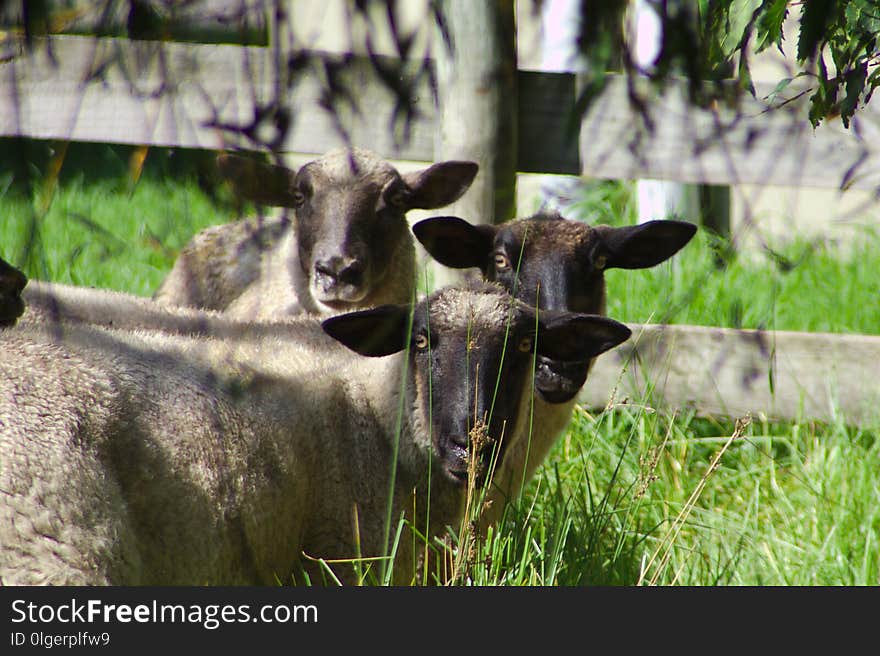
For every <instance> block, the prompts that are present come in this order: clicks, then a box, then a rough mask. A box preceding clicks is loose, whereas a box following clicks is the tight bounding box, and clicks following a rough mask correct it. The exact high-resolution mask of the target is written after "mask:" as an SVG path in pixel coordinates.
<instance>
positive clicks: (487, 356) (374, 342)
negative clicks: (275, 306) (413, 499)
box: [322, 285, 630, 483]
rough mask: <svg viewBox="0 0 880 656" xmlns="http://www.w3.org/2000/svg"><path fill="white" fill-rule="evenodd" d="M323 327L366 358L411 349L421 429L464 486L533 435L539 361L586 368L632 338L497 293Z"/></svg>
mask: <svg viewBox="0 0 880 656" xmlns="http://www.w3.org/2000/svg"><path fill="white" fill-rule="evenodd" d="M322 325H323V327H324V331H325V332H326V333H328V334H329V335H330V336H331V337H333V338H334V339H336V340H338V341H340V342H341V343H343V344H344V345H346V346H347V347H348V348H350V349H352V350H354V351H356V352H357V353H360V354H361V355H365V356H373V357H376V356H385V355H390V354H392V353H396V352H399V351H403V350H407V351H408V356H409V358H410V363H409V371H410V376H411V377H412V378H411V380H412V383H413V384H412V385H410V389H411V390H412V394H413V396H414V407H415V412H416V413H417V415H418V416H417V417H416V418H415V421H414V424H415V425H417V426H421V427H423V430H425V431H426V432H427V433H428V434H429V435H430V437H431V446H432V451H433V454H434V456H435V458H436V459H437V460H438V462H439V464H440V467H441V468H442V470H443V472H444V473H445V474H446V475H447V476H448V477H449V478H450V479H451V480H452V481H454V482H456V483H464V482H466V481H467V478H468V474H469V471H471V470H470V466H471V465H476V467H475V468H474V471H476V472H477V473H479V474H485V473H486V472H487V471H488V470H489V468H490V466H492V465H493V464H494V465H495V466H497V465H498V464H499V463H500V462H501V458H503V454H504V451H505V449H506V448H507V446H508V445H509V443H510V442H512V441H515V440H516V439H519V437H521V436H522V434H523V433H524V431H525V425H524V420H525V411H526V410H527V404H526V403H524V399H527V398H528V397H529V396H530V395H531V393H532V386H531V380H532V374H533V371H534V363H535V358H536V357H545V358H550V359H553V360H563V361H568V360H576V361H582V360H585V359H588V358H593V357H595V356H597V355H599V354H600V353H603V352H604V351H606V350H608V349H610V348H612V347H614V346H616V345H618V344H620V343H621V342H623V341H625V340H626V339H628V338H629V336H630V331H629V329H628V328H627V327H626V326H624V325H623V324H621V323H618V322H616V321H614V320H612V319H608V318H605V317H600V316H594V315H584V314H576V313H567V312H540V311H536V310H535V309H533V308H531V307H529V306H527V305H525V304H524V303H520V302H518V301H516V300H515V299H513V298H512V297H511V296H510V295H509V294H507V293H506V292H504V291H503V290H502V289H501V288H499V287H497V286H495V285H485V286H481V287H480V288H477V289H474V288H470V289H456V288H444V289H441V290H439V291H437V292H435V293H434V294H432V295H431V296H429V297H427V298H426V299H424V300H423V301H421V302H419V303H417V304H416V305H415V306H414V307H411V306H407V305H386V306H381V307H378V308H373V309H370V310H363V311H360V312H352V313H349V314H344V315H338V316H336V317H332V318H330V319H327V320H325V321H324V322H323V324H322ZM487 445H491V446H492V447H493V448H485V447H486V446H487ZM475 453H477V454H479V456H478V457H477V458H474V457H473V456H474V454H475Z"/></svg>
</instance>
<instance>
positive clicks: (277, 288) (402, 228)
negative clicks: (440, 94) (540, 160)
mask: <svg viewBox="0 0 880 656" xmlns="http://www.w3.org/2000/svg"><path fill="white" fill-rule="evenodd" d="M218 166H219V168H220V170H221V173H222V174H223V176H224V177H225V178H227V179H228V180H229V181H230V182H231V183H232V184H233V185H234V187H235V188H236V190H237V191H238V193H239V194H240V195H242V196H243V197H245V198H248V199H251V200H255V201H256V202H258V203H261V204H266V205H278V206H283V207H289V208H293V211H294V212H293V214H294V217H293V221H292V222H291V221H289V220H286V219H284V218H282V219H271V220H266V221H262V222H254V221H239V222H235V223H231V224H227V225H222V226H215V227H212V228H208V229H206V230H204V231H203V232H201V233H199V234H197V235H196V236H195V237H194V238H193V239H192V241H191V242H190V243H189V244H188V245H187V246H186V247H184V249H183V250H182V252H181V253H180V255H179V257H178V259H177V261H176V262H175V264H174V267H173V268H172V270H171V272H170V273H169V274H168V276H167V278H166V279H165V280H164V282H163V283H162V285H161V286H160V287H159V289H158V290H157V291H156V293H155V294H154V298H155V299H156V300H157V301H158V302H160V303H163V304H170V305H182V306H189V307H200V308H205V309H213V310H223V311H227V312H229V313H231V314H232V315H233V316H237V317H241V318H245V319H252V318H277V317H279V316H284V315H295V314H300V313H312V314H331V313H336V312H342V311H348V310H355V309H361V308H368V307H374V306H376V305H381V304H384V303H406V302H408V301H409V300H410V299H411V298H412V296H413V291H414V289H415V281H416V265H415V247H414V242H413V239H412V234H411V233H410V230H409V224H408V223H407V221H406V213H407V211H409V210H411V209H417V208H418V209H433V208H437V207H443V206H444V205H448V204H449V203H452V202H453V201H455V200H457V199H458V198H459V197H460V196H461V195H462V194H463V193H464V192H465V191H466V190H467V188H468V187H469V186H470V184H471V182H472V181H473V179H474V176H475V175H476V174H477V165H476V164H474V163H473V162H460V161H448V162H440V163H437V164H434V165H432V166H429V167H427V168H425V169H422V170H419V171H415V172H411V173H405V174H401V173H399V172H398V171H397V169H396V168H395V167H393V166H392V165H391V164H389V163H388V162H387V161H385V160H384V159H382V158H381V157H379V156H378V155H376V154H375V153H372V152H370V151H367V150H362V149H358V148H351V149H337V150H334V151H331V152H328V153H327V154H325V155H323V156H322V157H320V158H318V159H316V160H314V161H312V162H309V163H308V164H305V165H304V166H302V167H301V168H300V169H299V170H298V171H291V170H290V169H287V168H285V167H281V166H273V165H269V164H262V163H258V162H256V161H255V160H252V159H246V158H243V157H237V156H233V155H223V156H220V157H219V158H218Z"/></svg>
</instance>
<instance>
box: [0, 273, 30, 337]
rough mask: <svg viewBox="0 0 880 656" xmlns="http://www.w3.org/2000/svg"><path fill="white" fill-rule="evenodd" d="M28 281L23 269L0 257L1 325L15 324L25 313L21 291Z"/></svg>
mask: <svg viewBox="0 0 880 656" xmlns="http://www.w3.org/2000/svg"><path fill="white" fill-rule="evenodd" d="M27 281H28V280H27V277H26V276H25V275H24V274H23V273H22V272H21V271H19V270H18V269H16V268H15V267H14V266H12V265H11V264H9V263H8V262H7V261H6V260H3V259H2V258H0V327H4V326H14V325H15V322H16V321H17V320H18V318H19V317H20V316H21V315H22V314H24V301H23V300H22V298H21V292H22V291H23V290H24V288H25V285H27Z"/></svg>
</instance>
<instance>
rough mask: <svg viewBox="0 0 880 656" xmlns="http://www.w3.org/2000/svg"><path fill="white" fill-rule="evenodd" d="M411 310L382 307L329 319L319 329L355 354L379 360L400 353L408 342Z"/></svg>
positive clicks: (391, 306)
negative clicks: (378, 358)
mask: <svg viewBox="0 0 880 656" xmlns="http://www.w3.org/2000/svg"><path fill="white" fill-rule="evenodd" d="M411 311H412V310H411V307H410V306H409V305H381V306H379V307H375V308H371V309H369V310H362V311H360V312H349V313H347V314H340V315H337V316H335V317H330V318H329V319H325V320H324V321H323V322H321V327H322V328H323V329H324V332H325V333H327V334H328V335H330V337H332V338H333V339H335V340H336V341H338V342H340V343H342V344H344V345H345V346H347V347H348V348H350V349H351V350H352V351H354V352H356V353H360V354H361V355H366V356H368V357H374V358H375V357H382V356H385V355H391V354H392V353H397V352H398V351H401V350H403V349H404V348H405V347H406V345H407V344H408V343H409V333H410V327H409V326H410V319H409V318H410V312H411Z"/></svg>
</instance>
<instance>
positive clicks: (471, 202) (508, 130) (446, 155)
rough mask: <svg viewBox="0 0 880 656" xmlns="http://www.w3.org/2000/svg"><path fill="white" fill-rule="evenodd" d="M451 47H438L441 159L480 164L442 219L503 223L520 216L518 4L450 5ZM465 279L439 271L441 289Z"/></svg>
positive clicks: (459, 1) (446, 12)
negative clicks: (515, 7) (470, 182)
mask: <svg viewBox="0 0 880 656" xmlns="http://www.w3.org/2000/svg"><path fill="white" fill-rule="evenodd" d="M440 6H441V8H442V13H443V16H444V19H445V25H446V28H447V30H448V32H447V35H448V37H449V43H447V42H446V41H445V40H444V38H443V37H442V36H441V37H440V38H438V41H437V44H436V46H435V47H434V57H435V61H436V62H437V87H438V103H439V107H438V121H437V131H436V134H435V141H434V159H435V161H439V160H444V159H464V160H471V161H475V162H477V163H478V164H479V165H480V171H479V173H478V174H477V177H476V179H475V180H474V183H473V185H472V186H471V188H470V189H469V190H468V191H467V193H466V194H465V195H464V196H463V197H462V198H461V199H460V200H459V201H458V202H456V203H455V204H454V205H452V206H450V207H448V208H445V209H444V213H448V214H452V215H457V216H460V217H462V218H464V219H467V220H468V221H470V222H472V223H500V222H502V221H506V220H508V219H511V218H513V216H514V214H515V213H516V161H517V137H516V134H517V132H516V131H517V96H516V74H517V68H516V66H517V62H516V26H515V21H514V0H444V1H443V2H442V3H441V5H440ZM459 276H460V273H459V272H454V271H451V270H450V269H446V268H445V267H440V266H436V267H435V268H434V281H435V287H439V286H441V285H443V284H449V283H452V282H455V281H456V280H458V279H459Z"/></svg>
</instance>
